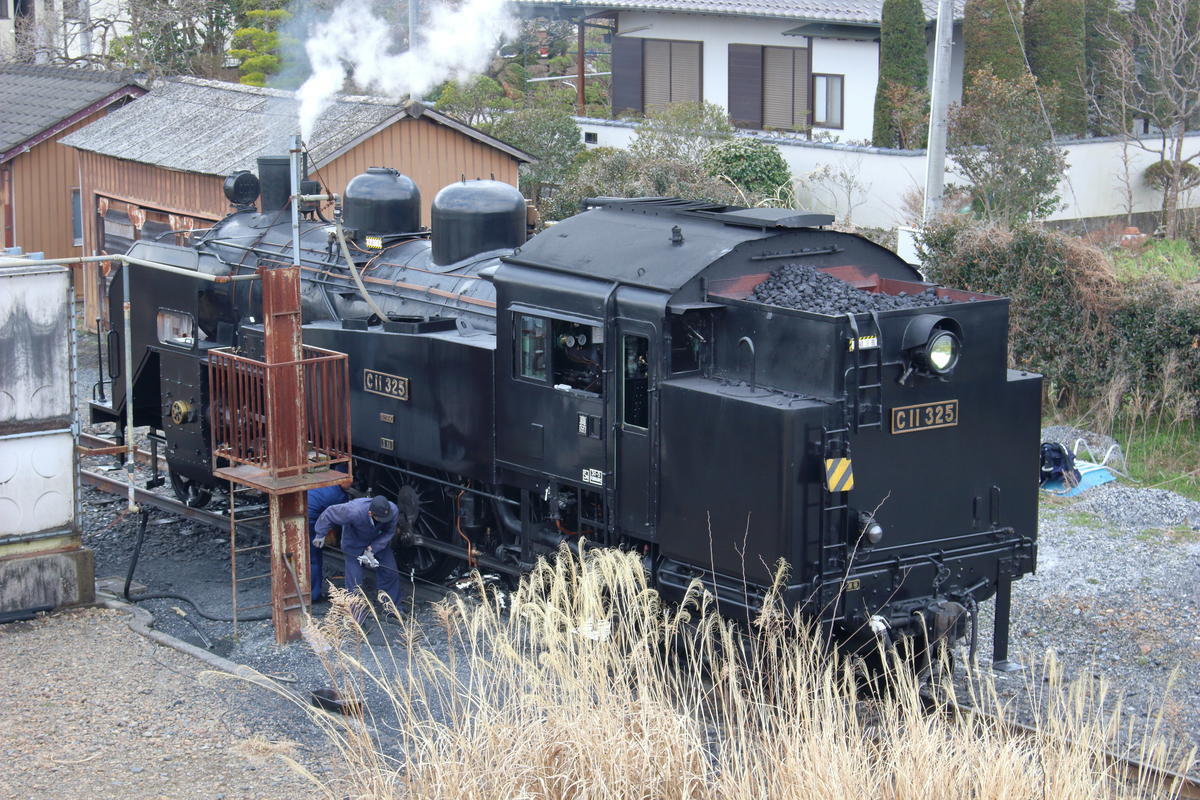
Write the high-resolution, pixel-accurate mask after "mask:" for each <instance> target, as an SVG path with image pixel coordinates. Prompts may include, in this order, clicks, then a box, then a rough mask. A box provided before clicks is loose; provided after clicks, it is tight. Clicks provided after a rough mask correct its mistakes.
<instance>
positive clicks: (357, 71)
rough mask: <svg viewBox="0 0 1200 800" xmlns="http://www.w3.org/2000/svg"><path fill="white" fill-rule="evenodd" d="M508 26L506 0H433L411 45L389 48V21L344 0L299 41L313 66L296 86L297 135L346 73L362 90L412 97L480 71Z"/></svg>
mask: <svg viewBox="0 0 1200 800" xmlns="http://www.w3.org/2000/svg"><path fill="white" fill-rule="evenodd" d="M515 27H516V21H515V19H514V18H513V17H512V15H511V14H510V13H509V10H508V3H507V0H464V1H463V2H462V3H461V4H460V5H458V6H457V7H453V8H452V7H450V6H448V5H445V4H444V3H438V4H437V5H434V6H433V7H432V8H430V9H429V15H428V20H427V21H426V22H423V23H422V24H421V26H420V28H419V30H418V35H417V46H416V47H414V48H410V49H409V50H406V51H404V52H402V53H396V52H393V46H394V44H395V43H394V42H393V41H392V36H391V34H392V29H391V27H390V26H389V25H388V24H387V23H386V22H385V21H384V20H382V19H380V18H379V17H378V16H376V14H375V13H374V10H373V9H372V7H371V3H370V2H369V0H346V2H344V3H342V4H341V5H339V6H338V7H337V8H336V9H334V11H333V13H332V14H331V15H330V16H329V19H328V20H326V21H324V22H321V23H319V24H317V25H316V26H314V28H313V31H312V33H311V35H310V36H309V38H308V41H307V42H306V43H305V45H304V48H305V50H306V51H307V52H308V59H309V62H310V63H311V64H312V70H313V71H312V76H311V77H310V78H309V79H308V80H306V81H305V82H304V85H302V86H301V87H300V88H299V90H297V92H296V96H297V98H298V99H299V100H300V135H301V137H302V138H303V139H304V140H305V141H307V140H308V139H309V137H310V136H311V135H312V131H313V127H314V126H315V125H316V122H317V118H318V117H320V116H321V113H322V112H323V111H325V109H326V108H328V107H329V105H330V104H331V103H332V102H333V96H334V95H335V94H336V93H337V92H339V91H341V89H342V85H343V83H344V82H345V80H346V77H347V76H349V77H350V78H351V79H352V80H353V81H354V83H356V84H357V85H358V86H360V87H362V88H363V89H365V90H367V91H371V92H375V93H378V94H383V95H386V96H389V97H395V98H400V97H404V96H405V95H408V96H412V97H416V98H419V97H420V96H421V95H422V94H423V93H425V92H427V91H429V90H430V89H432V88H433V87H434V86H436V85H437V84H439V83H441V82H442V81H445V80H450V79H461V78H465V77H467V76H469V75H472V74H476V73H479V72H483V71H484V69H486V67H487V65H488V62H489V61H490V60H491V58H492V54H493V53H494V52H495V48H496V45H497V43H498V41H499V39H500V38H501V37H502V36H504V35H505V34H508V33H510V32H511V31H513V30H514V29H515Z"/></svg>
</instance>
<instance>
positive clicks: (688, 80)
mask: <svg viewBox="0 0 1200 800" xmlns="http://www.w3.org/2000/svg"><path fill="white" fill-rule="evenodd" d="M671 102H672V103H699V102H700V43H699V42H671Z"/></svg>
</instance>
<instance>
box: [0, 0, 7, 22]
mask: <svg viewBox="0 0 1200 800" xmlns="http://www.w3.org/2000/svg"><path fill="white" fill-rule="evenodd" d="M0 19H8V0H0Z"/></svg>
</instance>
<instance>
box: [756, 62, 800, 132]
mask: <svg viewBox="0 0 1200 800" xmlns="http://www.w3.org/2000/svg"><path fill="white" fill-rule="evenodd" d="M794 83H795V61H794V55H793V53H792V50H791V48H787V47H764V48H763V126H764V127H767V128H779V129H781V130H790V129H791V128H792V126H793V125H794V116H793V113H792V103H793V95H794V91H795V89H794Z"/></svg>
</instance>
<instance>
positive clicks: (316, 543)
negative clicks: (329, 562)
mask: <svg viewBox="0 0 1200 800" xmlns="http://www.w3.org/2000/svg"><path fill="white" fill-rule="evenodd" d="M324 546H325V537H324V536H318V537H317V538H315V539H313V547H315V548H317V549H318V550H320V549H321V548H322V547H324Z"/></svg>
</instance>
